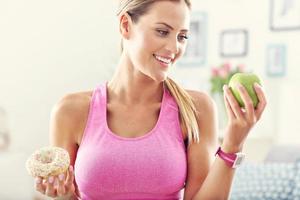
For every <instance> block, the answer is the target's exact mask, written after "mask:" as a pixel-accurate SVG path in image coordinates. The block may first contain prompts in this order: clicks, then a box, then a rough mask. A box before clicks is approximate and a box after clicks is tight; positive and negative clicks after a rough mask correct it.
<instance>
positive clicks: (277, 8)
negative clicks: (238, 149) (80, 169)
mask: <svg viewBox="0 0 300 200" xmlns="http://www.w3.org/2000/svg"><path fill="white" fill-rule="evenodd" d="M192 3H193V12H192V21H191V35H190V41H189V46H188V49H187V53H186V54H185V56H184V58H183V59H182V60H181V61H180V62H179V63H177V64H176V66H174V67H173V68H172V69H171V71H170V76H171V77H173V79H174V80H175V81H177V82H178V83H180V84H181V85H182V86H183V87H185V88H187V89H195V90H201V91H205V92H207V93H210V94H211V95H212V96H213V98H214V99H215V100H216V103H217V105H218V108H219V110H218V112H219V129H220V140H221V139H222V130H223V128H224V126H225V124H226V116H225V115H224V109H223V105H222V101H220V98H219V96H220V94H222V92H220V91H219V88H220V84H223V83H226V81H227V80H228V78H229V77H230V76H231V75H232V73H233V72H236V71H251V72H254V73H256V74H257V75H259V76H260V77H261V79H262V81H263V86H264V90H265V92H266V94H267V97H268V106H267V108H266V111H265V113H264V115H263V117H262V119H261V121H260V122H259V123H258V124H257V126H256V127H255V128H254V129H252V132H251V134H250V135H249V138H248V140H247V142H246V144H245V152H246V154H247V159H248V161H251V162H256V163H259V162H263V161H264V159H265V158H266V156H267V155H268V153H269V152H270V150H271V149H272V148H273V147H275V146H287V147H291V146H299V145H300V132H299V123H300V119H299V113H300V105H299V99H300V93H299V88H300V58H299V52H300V1H299V0H294V1H291V0H285V1H284V0H239V1H237V0H223V1H218V0H210V1H192ZM116 9H117V1H115V0H114V1H100V0H97V1H96V0H89V1H78V0H73V1H67V0H59V1H58V0H53V1H41V0H26V1H25V0H1V1H0V199H42V198H41V197H40V196H39V195H38V194H36V193H35V192H34V191H33V179H32V178H31V177H29V175H28V174H27V172H26V170H25V161H26V159H27V157H28V156H29V155H30V154H31V153H32V152H33V151H34V150H35V149H37V148H40V147H42V146H45V145H48V142H49V140H48V130H49V118H50V111H51V109H52V107H53V105H54V104H55V103H56V102H57V101H58V100H59V99H60V98H62V97H63V96H64V95H65V94H67V93H71V92H77V91H83V90H91V89H93V88H94V87H95V86H96V85H98V84H99V83H102V82H103V81H106V80H109V79H110V78H111V76H112V74H113V72H114V69H115V67H116V65H117V63H118V58H119V53H120V51H119V47H120V37H119V32H118V21H117V17H116V16H115V12H116ZM213 88H214V89H213ZM295 153H296V154H297V153H299V154H300V152H293V153H292V154H295Z"/></svg>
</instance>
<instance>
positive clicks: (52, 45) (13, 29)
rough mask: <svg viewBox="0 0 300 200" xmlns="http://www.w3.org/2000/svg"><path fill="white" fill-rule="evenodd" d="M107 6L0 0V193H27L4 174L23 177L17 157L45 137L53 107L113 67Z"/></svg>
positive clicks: (113, 35)
mask: <svg viewBox="0 0 300 200" xmlns="http://www.w3.org/2000/svg"><path fill="white" fill-rule="evenodd" d="M114 11H115V7H113V4H112V3H111V2H110V1H107V3H103V1H96V0H94V1H84V2H83V1H78V0H77V1H76V0H75V1H66V0H59V1H58V0H54V1H40V0H26V1H25V0H1V1H0V106H1V107H3V108H4V109H5V110H6V111H7V113H8V117H9V125H10V127H9V128H10V133H11V139H12V143H11V146H10V149H9V155H10V156H6V155H7V154H8V153H7V152H6V153H5V152H0V171H2V170H4V168H5V170H4V171H3V172H6V173H1V174H0V177H1V178H0V188H1V189H0V199H8V198H7V196H6V194H7V193H8V194H9V193H10V194H15V195H18V197H19V198H17V197H16V198H17V199H26V198H27V197H28V196H29V195H31V194H28V193H29V192H30V193H31V188H33V187H32V184H19V183H18V182H14V181H7V180H15V179H12V178H11V177H15V176H18V178H19V179H21V180H23V179H24V181H26V180H27V179H28V178H29V176H28V175H27V173H26V171H25V162H24V160H25V159H26V157H28V155H29V154H30V153H31V152H32V151H33V150H34V149H37V148H39V147H41V146H44V145H47V144H48V129H49V128H48V127H49V114H50V110H51V108H52V106H53V105H54V104H55V103H56V102H57V101H58V100H59V99H60V98H61V97H62V96H63V95H65V94H66V93H69V92H74V91H80V90H88V89H93V88H94V87H95V86H96V85H97V84H99V83H101V82H102V81H104V80H106V79H108V78H109V77H110V75H111V74H112V71H113V68H114V67H115V66H116V64H117V62H118V52H119V49H118V48H119V38H118V37H119V36H118V32H117V29H116V26H115V25H116V24H115V21H114V20H116V18H115V15H114ZM17 157H18V158H19V159H17ZM3 162H6V164H2V163H3ZM10 165H11V166H15V167H13V168H11V169H9V168H6V167H7V166H10ZM16 169H18V173H16ZM24 181H23V182H24ZM21 182H22V181H21ZM30 183H31V180H30ZM21 185H23V188H22V187H21ZM24 188H26V189H25V190H24ZM25 191H27V192H28V193H27V194H25V193H24V192H25ZM4 197H5V198H4ZM14 197H15V196H14ZM20 197H22V198H20Z"/></svg>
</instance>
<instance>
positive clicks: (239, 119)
mask: <svg viewBox="0 0 300 200" xmlns="http://www.w3.org/2000/svg"><path fill="white" fill-rule="evenodd" d="M254 89H255V92H256V94H257V97H258V100H259V103H258V105H257V107H256V109H255V108H254V105H253V103H252V100H251V98H250V96H249V95H248V93H247V90H246V89H245V87H244V86H242V85H241V84H239V86H238V91H239V93H240V96H241V98H242V100H243V102H244V104H245V108H241V107H240V106H239V104H238V102H237V101H236V99H235V98H234V96H233V94H232V92H231V90H230V89H229V87H228V86H227V85H224V87H223V90H224V101H225V106H226V110H227V115H228V125H227V128H226V131H225V135H224V140H223V144H222V149H223V150H224V151H225V152H228V153H229V152H232V153H234V152H239V151H241V150H242V148H243V144H244V141H245V139H246V138H247V135H248V133H249V131H250V130H251V128H252V127H253V126H254V125H255V124H256V122H257V121H258V120H259V119H260V117H261V115H262V113H263V111H264V109H265V107H266V104H267V101H266V98H265V94H264V91H263V89H262V87H261V86H260V85H259V84H257V83H255V84H254Z"/></svg>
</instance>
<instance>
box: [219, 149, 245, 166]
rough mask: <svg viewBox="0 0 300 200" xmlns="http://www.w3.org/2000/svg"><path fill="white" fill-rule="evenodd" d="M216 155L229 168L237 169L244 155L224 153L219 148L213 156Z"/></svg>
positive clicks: (240, 153)
mask: <svg viewBox="0 0 300 200" xmlns="http://www.w3.org/2000/svg"><path fill="white" fill-rule="evenodd" d="M216 155H218V156H219V157H220V158H221V159H222V160H224V161H225V163H226V164H227V165H228V166H229V167H231V168H237V167H239V166H240V165H241V164H242V163H243V161H244V159H245V154H244V153H242V152H238V153H225V152H224V151H222V149H221V147H219V148H218V150H217V152H216V153H215V156H216Z"/></svg>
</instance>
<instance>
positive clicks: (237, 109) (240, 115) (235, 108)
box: [223, 85, 243, 119]
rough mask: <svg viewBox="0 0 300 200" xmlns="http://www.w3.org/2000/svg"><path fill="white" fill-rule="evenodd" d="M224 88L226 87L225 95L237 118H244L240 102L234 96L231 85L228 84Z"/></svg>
mask: <svg viewBox="0 0 300 200" xmlns="http://www.w3.org/2000/svg"><path fill="white" fill-rule="evenodd" d="M223 89H224V95H225V96H226V99H227V101H228V104H229V106H230V108H231V110H232V112H233V113H234V116H235V118H239V119H240V118H243V113H242V110H241V108H240V106H239V104H238V102H237V101H236V99H235V98H234V96H233V94H232V92H231V90H230V89H229V87H228V86H227V85H224V87H223Z"/></svg>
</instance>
